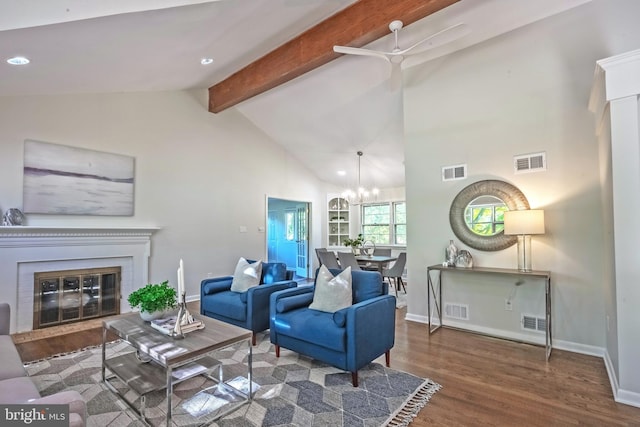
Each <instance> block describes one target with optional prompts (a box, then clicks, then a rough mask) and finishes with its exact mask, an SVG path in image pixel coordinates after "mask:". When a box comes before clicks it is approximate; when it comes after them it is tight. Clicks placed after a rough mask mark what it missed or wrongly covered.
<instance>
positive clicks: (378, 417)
mask: <svg viewBox="0 0 640 427" xmlns="http://www.w3.org/2000/svg"><path fill="white" fill-rule="evenodd" d="M101 351H102V348H101V347H97V348H95V347H94V348H87V349H84V350H81V351H77V352H73V353H68V354H64V355H59V356H54V357H51V358H47V359H45V360H41V361H38V362H33V363H30V364H28V365H26V369H27V371H28V373H29V376H30V377H31V378H32V379H33V381H34V383H35V384H36V386H37V387H38V390H40V392H41V394H42V395H49V394H53V393H56V392H58V391H60V390H63V389H72V390H77V391H78V392H80V393H81V394H82V395H83V397H84V398H85V401H86V402H87V412H88V422H87V425H88V426H89V427H92V426H101V427H104V426H109V427H112V426H113V427H115V426H130V427H137V426H142V425H144V424H143V423H142V422H141V421H140V420H139V419H138V418H137V417H136V415H135V414H134V413H133V412H132V411H131V410H130V409H129V408H128V406H127V405H126V404H125V403H124V402H123V401H122V400H121V399H120V398H118V397H117V396H116V395H115V394H113V393H112V392H111V391H110V390H108V389H107V388H106V386H105V385H104V384H103V383H102V382H101V361H102V354H101ZM129 351H131V348H130V347H129V346H128V345H127V344H126V343H124V342H122V341H119V342H114V343H109V344H108V346H107V357H112V356H113V355H117V354H120V353H124V352H129ZM215 357H216V359H218V360H219V361H221V362H222V364H223V370H224V375H225V379H227V378H234V377H236V376H237V375H245V376H246V357H247V347H246V345H243V346H232V347H228V348H227V349H225V350H221V351H219V352H218V353H217V354H216V355H215ZM253 382H254V389H256V388H257V389H258V390H257V391H256V393H255V395H254V399H253V401H252V402H251V403H250V404H245V405H243V406H241V407H240V408H238V409H237V410H235V411H234V412H231V413H229V414H227V415H226V416H224V417H223V418H221V419H218V420H217V421H215V422H212V423H210V425H212V426H219V427H227V426H233V427H256V426H265V427H267V426H332V427H333V426H363V427H365V426H367V427H368V426H387V425H388V426H402V425H405V426H406V425H407V424H409V423H410V422H411V420H412V419H413V418H414V417H415V416H416V415H417V414H418V412H419V411H420V410H421V409H422V408H423V407H424V406H425V405H426V404H427V402H428V401H429V399H430V397H431V396H432V395H433V394H434V393H435V392H436V391H437V390H439V389H440V385H439V384H436V383H434V382H433V381H431V380H428V379H426V380H425V379H423V378H419V377H416V376H414V375H411V374H408V373H405V372H400V371H396V370H393V369H389V368H386V367H385V366H383V365H382V364H379V363H371V364H369V365H368V366H366V367H365V368H363V369H361V370H360V371H359V383H360V384H359V387H358V388H354V387H353V386H352V385H351V374H350V373H345V372H344V371H341V370H338V369H336V368H333V367H331V366H328V365H326V364H323V363H320V362H318V361H315V360H313V359H310V358H308V357H305V356H301V355H298V354H297V353H295V352H292V351H288V350H285V349H282V351H281V354H280V358H276V357H275V353H274V349H273V346H272V345H271V343H270V342H269V336H268V334H264V333H263V334H258V345H257V346H255V347H253ZM213 384H214V383H213V382H212V381H211V380H209V379H207V378H204V377H202V376H199V377H195V378H191V379H189V380H187V381H184V382H182V383H179V384H177V385H176V386H174V394H173V397H172V404H173V408H174V409H173V420H172V421H173V423H172V424H173V425H175V426H188V425H194V423H195V422H194V419H193V417H190V416H188V415H189V414H188V412H189V410H188V409H189V404H190V402H193V396H194V395H195V394H196V393H197V392H198V391H199V390H202V389H205V388H207V387H210V386H211V385H213ZM127 397H128V398H130V399H131V400H135V397H136V396H135V395H132V396H130V395H127ZM134 404H135V405H137V404H139V400H136V401H135V402H134ZM146 406H147V416H148V418H150V423H151V425H154V426H156V425H165V413H166V396H165V392H164V391H158V392H153V393H151V394H149V395H148V396H147V402H146Z"/></svg>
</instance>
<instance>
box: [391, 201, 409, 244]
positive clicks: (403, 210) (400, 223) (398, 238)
mask: <svg viewBox="0 0 640 427" xmlns="http://www.w3.org/2000/svg"><path fill="white" fill-rule="evenodd" d="M393 220H394V221H393V227H394V233H393V238H394V239H393V242H394V243H395V244H396V245H403V246H405V245H406V244H407V204H406V203H405V202H398V203H394V204H393Z"/></svg>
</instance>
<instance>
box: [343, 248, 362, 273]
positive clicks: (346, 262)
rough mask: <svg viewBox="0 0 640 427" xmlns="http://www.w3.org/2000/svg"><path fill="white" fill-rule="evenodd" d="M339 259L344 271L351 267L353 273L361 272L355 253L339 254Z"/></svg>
mask: <svg viewBox="0 0 640 427" xmlns="http://www.w3.org/2000/svg"><path fill="white" fill-rule="evenodd" d="M338 259H339V260H340V266H341V268H342V269H345V268H347V267H351V271H360V270H362V269H361V268H360V264H358V261H356V256H355V255H354V254H353V252H338Z"/></svg>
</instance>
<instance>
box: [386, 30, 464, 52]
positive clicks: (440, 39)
mask: <svg viewBox="0 0 640 427" xmlns="http://www.w3.org/2000/svg"><path fill="white" fill-rule="evenodd" d="M469 31H470V30H469V28H468V27H467V25H466V24H464V23H462V22H461V23H459V24H456V25H452V26H451V27H448V28H445V29H444V30H440V31H438V32H436V33H433V34H431V35H430V36H428V37H427V38H424V39H422V40H420V41H419V42H417V43H414V44H413V45H412V46H409V47H408V48H406V49H403V50H401V51H398V52H394V53H395V54H397V55H406V54H407V53H409V51H411V50H413V49H415V48H416V47H418V46H420V45H422V44H425V43H427V42H429V43H428V46H427V47H426V49H423V50H421V52H422V51H424V50H427V49H432V48H434V47H438V46H441V45H443V44H446V43H449V42H452V41H454V40H456V39H459V38H460V37H463V36H466V35H467V34H469ZM416 53H417V52H416Z"/></svg>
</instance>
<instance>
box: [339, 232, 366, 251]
mask: <svg viewBox="0 0 640 427" xmlns="http://www.w3.org/2000/svg"><path fill="white" fill-rule="evenodd" d="M342 243H344V245H345V246H347V247H351V251H352V252H353V254H354V255H359V252H360V248H361V247H362V244H363V243H364V237H363V236H362V234H358V237H356V238H355V239H350V238H348V237H347V238H346V239H344V240H343V241H342Z"/></svg>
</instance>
